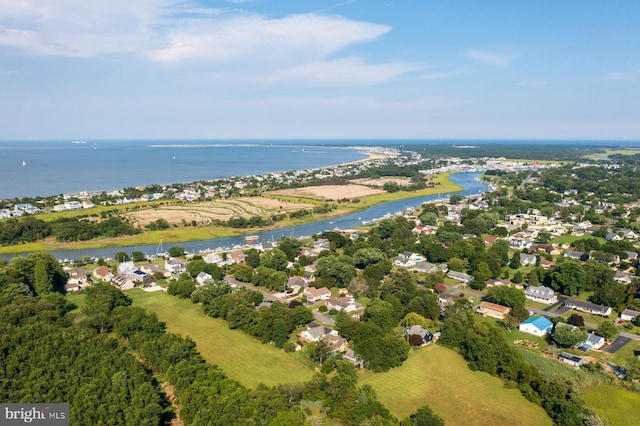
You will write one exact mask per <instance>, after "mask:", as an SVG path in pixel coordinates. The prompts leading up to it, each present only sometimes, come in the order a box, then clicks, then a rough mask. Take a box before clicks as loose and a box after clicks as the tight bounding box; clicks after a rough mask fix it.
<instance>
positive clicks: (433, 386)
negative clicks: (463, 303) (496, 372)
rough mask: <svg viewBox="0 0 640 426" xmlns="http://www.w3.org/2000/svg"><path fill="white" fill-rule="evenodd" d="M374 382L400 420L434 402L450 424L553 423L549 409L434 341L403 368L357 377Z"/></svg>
mask: <svg viewBox="0 0 640 426" xmlns="http://www.w3.org/2000/svg"><path fill="white" fill-rule="evenodd" d="M358 383H359V384H360V385H364V384H368V385H370V386H371V387H373V388H374V389H375V391H376V393H377V395H378V398H379V399H380V401H381V402H382V403H383V404H384V405H385V407H387V408H388V409H389V410H390V411H391V413H392V414H393V415H395V416H396V417H397V418H399V419H403V418H405V417H406V416H408V415H410V414H412V413H414V412H415V411H416V410H417V409H418V408H420V407H421V406H423V405H425V404H426V405H429V406H430V407H431V408H432V409H433V411H434V412H435V413H436V414H438V415H439V416H440V417H442V418H443V419H444V420H445V422H446V424H451V425H465V426H471V425H478V426H485V425H502V426H506V425H518V426H526V425H531V426H540V425H551V424H552V422H551V419H550V418H549V417H548V416H547V415H546V413H545V412H544V410H543V409H542V408H541V407H539V406H537V405H535V404H533V403H532V402H529V401H527V400H526V399H525V398H524V397H523V396H522V395H521V394H520V391H518V390H517V389H506V388H505V387H504V384H503V382H502V381H501V380H500V379H498V378H497V377H493V376H490V375H489V374H487V373H481V372H476V371H471V370H469V368H468V367H467V363H466V362H465V361H464V359H463V358H462V357H461V356H460V355H458V354H457V353H455V352H454V351H452V350H450V349H447V348H444V347H442V346H438V345H430V346H428V347H424V348H420V349H418V350H417V351H412V352H411V353H410V355H409V359H408V360H407V361H405V363H404V364H403V365H402V367H399V368H393V369H391V370H390V371H388V372H386V373H377V374H376V373H371V372H366V373H365V374H364V376H363V377H362V378H361V379H360V380H359V381H358Z"/></svg>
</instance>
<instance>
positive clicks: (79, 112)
mask: <svg viewBox="0 0 640 426" xmlns="http://www.w3.org/2000/svg"><path fill="white" fill-rule="evenodd" d="M638 17H640V1H637V0H614V1H601V0H587V1H585V0H579V1H576V0H562V1H557V0H535V1H534V0H519V1H514V0H502V1H497V0H482V1H478V0H459V1H455V0H451V1H443V0H439V1H432V0H386V1H385V0H343V1H341V0H335V1H326V0H278V1H275V0H219V1H213V0H135V1H133V0H90V1H87V0H0V100H1V102H0V140H33V139H46V140H49V139H62V140H64V139H72V140H75V139H83V140H98V139H103V140H104V139H420V140H437V139H490V140H491V139H496V140H499V139H575V140H640V25H639V24H640V21H639V18H638Z"/></svg>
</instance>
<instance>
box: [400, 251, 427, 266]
mask: <svg viewBox="0 0 640 426" xmlns="http://www.w3.org/2000/svg"><path fill="white" fill-rule="evenodd" d="M424 260H425V258H424V256H422V255H419V254H416V253H412V252H410V251H405V252H402V253H400V254H399V255H398V256H397V257H394V258H393V264H394V265H396V266H404V267H412V266H414V265H415V264H416V263H417V262H423V261H424Z"/></svg>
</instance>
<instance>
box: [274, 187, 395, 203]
mask: <svg viewBox="0 0 640 426" xmlns="http://www.w3.org/2000/svg"><path fill="white" fill-rule="evenodd" d="M383 192H385V191H384V190H382V189H375V188H369V187H368V186H364V185H354V184H349V185H320V186H308V187H306V188H295V189H283V190H280V191H273V192H270V193H269V194H274V195H285V196H288V197H300V198H313V199H325V200H328V201H330V200H341V199H343V198H347V199H353V198H360V197H365V196H367V195H374V194H382V193H383Z"/></svg>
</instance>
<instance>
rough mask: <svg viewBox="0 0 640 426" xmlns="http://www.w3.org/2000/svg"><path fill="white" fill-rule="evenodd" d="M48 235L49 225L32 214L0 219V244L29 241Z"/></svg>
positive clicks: (49, 232) (49, 233)
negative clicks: (17, 217) (19, 217)
mask: <svg viewBox="0 0 640 426" xmlns="http://www.w3.org/2000/svg"><path fill="white" fill-rule="evenodd" d="M50 235H51V225H49V224H48V223H47V222H45V221H43V220H39V219H36V218H35V217H32V216H27V217H25V218H22V219H7V220H2V221H0V244H2V245H12V244H19V243H31V242H34V241H38V240H42V239H44V238H47V237H48V236H50Z"/></svg>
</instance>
